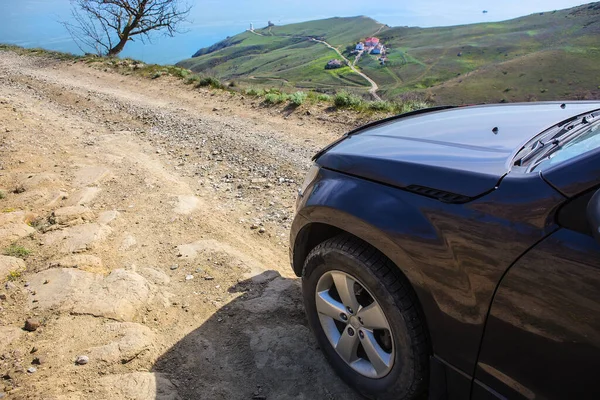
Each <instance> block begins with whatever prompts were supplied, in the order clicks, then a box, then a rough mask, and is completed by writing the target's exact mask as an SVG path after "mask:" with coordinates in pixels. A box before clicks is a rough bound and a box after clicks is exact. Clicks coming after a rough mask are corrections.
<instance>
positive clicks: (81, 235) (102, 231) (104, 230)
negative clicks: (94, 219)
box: [42, 223, 112, 254]
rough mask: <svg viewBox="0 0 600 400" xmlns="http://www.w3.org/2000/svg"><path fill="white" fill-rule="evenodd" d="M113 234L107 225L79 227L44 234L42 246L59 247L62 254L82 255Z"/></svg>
mask: <svg viewBox="0 0 600 400" xmlns="http://www.w3.org/2000/svg"><path fill="white" fill-rule="evenodd" d="M111 232H112V229H111V228H110V227H109V226H106V225H99V224H96V223H92V224H85V225H78V226H73V227H69V228H66V229H62V230H57V231H52V232H48V233H46V234H44V236H43V237H42V244H44V245H45V246H51V245H57V247H58V249H57V250H58V252H60V253H65V254H68V253H80V252H82V251H85V250H90V249H92V248H93V247H94V244H95V242H99V241H102V240H105V239H106V238H107V237H108V236H109V235H110V234H111Z"/></svg>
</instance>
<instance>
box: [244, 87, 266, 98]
mask: <svg viewBox="0 0 600 400" xmlns="http://www.w3.org/2000/svg"><path fill="white" fill-rule="evenodd" d="M245 93H246V94H247V95H248V96H257V97H260V96H263V95H264V94H265V91H264V90H262V89H257V88H248V89H246V92H245Z"/></svg>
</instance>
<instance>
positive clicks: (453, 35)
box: [178, 2, 600, 104]
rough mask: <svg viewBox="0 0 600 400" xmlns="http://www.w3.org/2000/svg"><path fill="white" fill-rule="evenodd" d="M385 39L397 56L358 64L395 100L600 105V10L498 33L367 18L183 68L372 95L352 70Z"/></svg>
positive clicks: (252, 40) (296, 28) (202, 57)
mask: <svg viewBox="0 0 600 400" xmlns="http://www.w3.org/2000/svg"><path fill="white" fill-rule="evenodd" d="M373 35H376V36H377V37H378V38H380V39H381V42H382V43H383V44H384V45H385V46H386V48H387V60H386V63H385V65H381V63H380V62H379V61H378V59H377V57H378V56H374V55H363V56H362V57H361V58H360V60H359V61H358V62H357V63H356V68H358V69H360V71H362V72H363V73H364V74H366V75H367V76H368V77H369V78H371V79H373V80H374V81H375V82H376V83H377V84H378V86H379V89H380V90H379V91H378V93H379V95H380V96H382V97H383V98H387V99H393V98H396V97H399V96H406V95H407V93H417V94H419V95H421V96H427V97H429V98H430V99H432V100H434V101H435V102H437V103H450V104H457V103H465V102H497V101H526V100H550V99H580V98H599V97H600V3H598V2H597V3H591V4H587V5H583V6H579V7H575V8H571V9H567V10H560V11H549V12H540V13H537V14H532V15H529V16H525V17H521V18H517V19H513V20H509V21H503V22H495V23H480V24H472V25H461V26H453V27H440V28H417V27H396V28H390V27H387V26H385V25H382V24H380V23H378V22H376V21H374V20H372V19H370V18H367V17H354V18H330V19H326V20H319V21H310V22H304V23H299V24H291V25H285V26H273V27H268V28H263V29H258V30H255V31H254V32H244V33H241V34H239V35H236V36H233V37H231V38H228V39H226V40H225V41H222V42H219V43H217V44H215V45H213V46H211V47H210V48H206V49H201V50H199V51H198V53H196V55H195V57H193V58H190V59H187V60H184V61H182V62H180V63H179V64H178V65H180V66H183V67H186V68H189V69H191V70H193V71H195V72H202V73H205V74H210V75H214V76H216V77H218V78H221V79H225V80H236V81H238V82H244V83H245V84H247V85H256V86H269V87H281V88H284V89H285V88H289V90H293V89H294V88H308V89H319V90H322V91H328V92H335V91H339V90H341V89H345V90H349V91H353V92H356V93H364V94H366V93H367V91H368V89H369V88H370V84H369V83H368V82H367V81H366V80H365V79H364V78H363V77H362V76H360V75H358V74H357V73H355V72H353V71H352V70H351V68H350V67H347V66H346V67H343V68H340V69H333V70H326V69H325V68H324V67H325V64H326V63H327V61H328V60H330V59H334V58H337V59H341V57H340V56H339V55H338V54H337V53H336V52H335V51H333V50H332V49H330V48H328V47H326V46H325V45H324V44H323V43H319V42H316V41H314V40H311V38H317V39H320V40H324V41H326V42H327V43H329V44H330V45H331V46H334V47H335V48H337V49H338V50H339V51H340V52H342V53H343V54H344V56H345V57H346V58H348V59H349V60H350V61H354V55H353V54H351V51H352V50H353V48H354V45H355V43H356V42H358V41H359V40H363V39H364V38H366V37H368V36H373Z"/></svg>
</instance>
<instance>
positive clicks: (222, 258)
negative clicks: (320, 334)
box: [0, 52, 355, 399]
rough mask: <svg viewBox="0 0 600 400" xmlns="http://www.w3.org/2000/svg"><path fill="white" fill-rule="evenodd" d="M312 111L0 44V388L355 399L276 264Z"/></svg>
mask: <svg viewBox="0 0 600 400" xmlns="http://www.w3.org/2000/svg"><path fill="white" fill-rule="evenodd" d="M324 120H325V118H319V116H318V115H317V116H315V115H314V113H313V115H312V116H310V117H308V116H306V115H304V114H303V113H301V112H294V113H292V114H290V115H289V116H287V115H286V117H285V118H284V117H283V116H282V115H279V114H277V115H275V113H273V112H272V111H271V112H270V111H266V110H260V109H258V107H257V108H256V109H253V108H251V107H249V106H248V99H240V98H239V96H238V97H233V96H231V95H230V94H227V93H222V92H218V93H211V92H210V91H208V90H200V91H198V90H190V89H189V88H188V87H185V86H184V85H182V84H180V83H177V82H170V81H168V80H166V81H165V80H163V81H150V80H144V79H140V78H136V77H125V76H122V75H119V74H116V73H110V72H104V71H98V70H95V69H92V68H89V67H86V66H85V65H82V64H81V63H73V62H58V61H52V60H49V59H45V58H39V57H26V56H18V55H16V54H14V53H11V52H0V190H1V191H2V192H1V193H2V195H0V197H1V198H0V211H1V212H0V249H2V252H3V253H10V254H11V255H10V256H0V282H2V286H1V287H0V338H2V340H0V375H1V376H2V379H1V380H0V398H2V396H4V397H5V398H15V399H18V398H28V399H29V398H31V399H88V398H89V399H99V398H102V399H112V398H114V399H123V398H128V399H154V398H157V399H253V398H254V399H341V398H344V399H351V398H355V395H354V393H353V392H352V391H350V390H349V389H348V388H347V387H346V386H345V385H344V384H343V383H342V382H340V381H339V380H338V379H337V377H336V376H335V375H334V374H333V373H332V372H331V370H330V369H329V367H328V366H327V365H326V363H325V361H324V359H323V357H322V356H321V354H320V352H319V350H318V348H317V347H316V344H315V342H314V341H313V339H312V337H311V335H310V332H309V330H308V328H307V326H306V323H305V319H304V315H303V309H302V302H301V297H300V290H299V282H298V280H297V279H296V278H295V277H294V276H293V274H292V273H291V271H290V268H289V261H288V256H287V240H288V228H289V224H290V222H291V221H290V220H291V218H292V215H293V203H294V199H295V193H296V190H297V186H298V183H299V182H300V181H301V179H302V177H303V174H304V172H305V170H306V168H307V167H308V166H309V163H310V156H311V155H312V154H313V153H314V152H315V151H316V150H317V149H318V148H320V147H321V146H323V145H325V144H327V143H328V142H330V141H331V140H333V139H334V138H335V137H337V136H339V135H340V134H341V133H342V132H343V131H344V130H346V129H348V127H347V126H344V125H342V124H335V123H327V122H325V121H324ZM27 253H29V254H27ZM27 319H30V320H29V325H28V329H30V331H27V330H24V329H23V327H24V324H25V321H26V320H27ZM82 356H83V357H82ZM78 363H79V364H81V365H79V364H78Z"/></svg>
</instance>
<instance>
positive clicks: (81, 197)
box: [65, 187, 101, 206]
mask: <svg viewBox="0 0 600 400" xmlns="http://www.w3.org/2000/svg"><path fill="white" fill-rule="evenodd" d="M100 190H101V189H100V188H97V187H86V188H83V189H79V190H77V191H76V192H75V193H73V194H72V195H70V196H69V198H68V199H67V201H66V202H65V204H66V205H67V206H77V205H89V204H90V203H92V201H94V199H95V198H96V196H97V195H98V193H100Z"/></svg>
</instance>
